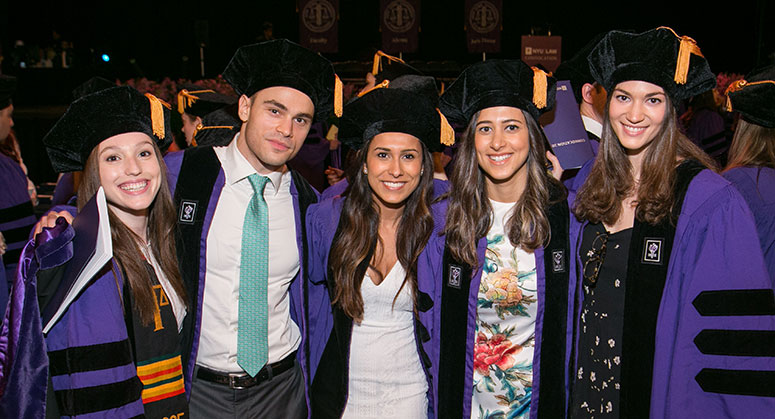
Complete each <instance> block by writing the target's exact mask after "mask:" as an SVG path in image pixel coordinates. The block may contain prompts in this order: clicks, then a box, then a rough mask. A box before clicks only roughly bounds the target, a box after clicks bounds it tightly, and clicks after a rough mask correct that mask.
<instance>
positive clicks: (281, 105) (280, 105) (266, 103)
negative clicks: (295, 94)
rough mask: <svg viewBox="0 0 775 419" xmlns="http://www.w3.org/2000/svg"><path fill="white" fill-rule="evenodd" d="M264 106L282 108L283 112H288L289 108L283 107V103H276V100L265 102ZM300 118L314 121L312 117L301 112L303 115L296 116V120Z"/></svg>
mask: <svg viewBox="0 0 775 419" xmlns="http://www.w3.org/2000/svg"><path fill="white" fill-rule="evenodd" d="M264 104H265V105H272V106H275V107H277V108H280V110H281V111H283V112H288V107H287V106H285V105H283V104H282V103H280V102H278V101H276V100H274V99H268V100H265V101H264ZM299 117H301V118H308V119H312V115H310V114H308V113H306V112H301V113H298V114H296V115H294V118H299Z"/></svg>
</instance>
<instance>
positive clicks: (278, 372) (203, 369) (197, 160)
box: [166, 40, 336, 418]
mask: <svg viewBox="0 0 775 419" xmlns="http://www.w3.org/2000/svg"><path fill="white" fill-rule="evenodd" d="M223 77H224V78H225V79H226V80H227V81H228V82H229V83H230V84H231V85H232V86H233V87H234V89H235V91H237V93H238V94H240V95H241V96H240V98H239V108H238V109H239V111H238V113H239V117H240V119H241V120H242V122H243V123H242V127H241V129H240V132H239V133H238V134H236V136H235V139H234V140H232V142H231V143H230V144H229V145H228V146H226V147H215V148H208V147H205V148H201V147H196V148H193V149H189V150H187V151H186V152H185V153H173V154H170V155H168V156H167V158H166V161H167V165H168V170H169V174H170V180H169V181H170V183H171V184H172V185H175V202H176V204H177V207H178V225H179V227H180V231H181V237H180V239H179V240H178V254H179V260H180V265H181V273H182V275H183V277H184V280H185V281H186V286H187V292H188V293H189V306H190V309H189V315H188V318H187V320H186V325H185V326H184V330H183V332H182V340H183V352H184V353H183V358H184V360H183V362H184V369H185V370H186V371H185V377H186V378H187V383H186V388H187V390H188V391H189V394H190V403H191V416H192V417H193V418H197V417H240V418H247V417H273V418H296V417H299V418H301V417H307V397H306V390H307V387H308V384H309V382H310V380H311V377H309V370H308V355H307V353H308V351H306V350H305V348H306V347H308V345H309V340H310V336H309V331H308V330H307V329H306V323H307V322H308V321H309V318H310V317H312V318H313V319H314V317H315V312H314V310H316V309H317V308H319V309H326V307H323V304H322V303H321V304H316V305H313V308H312V309H310V307H309V306H310V304H309V300H310V298H309V294H308V291H307V284H306V281H305V279H304V260H305V254H306V245H305V239H304V215H305V212H306V207H307V206H308V205H309V204H310V203H313V202H316V201H317V199H318V194H317V192H316V191H315V190H314V189H313V188H311V187H310V186H309V184H307V182H306V181H304V179H303V178H302V177H301V176H299V175H298V174H297V173H296V172H293V171H291V170H289V169H288V168H287V166H286V162H287V161H289V160H290V159H291V158H293V157H294V156H295V155H296V153H298V151H299V149H300V148H301V146H302V144H303V143H304V140H305V138H306V137H307V133H308V132H309V129H310V126H311V124H312V122H313V120H314V119H316V118H326V117H328V116H329V115H330V114H331V113H332V110H333V108H334V90H335V89H334V86H335V81H336V76H335V74H334V71H333V67H332V66H331V64H330V62H328V60H326V59H325V58H323V57H321V56H319V55H317V54H315V53H313V52H311V51H309V50H306V49H304V48H302V47H300V46H298V45H296V44H294V43H291V42H289V41H287V40H274V41H268V42H264V43H260V44H254V45H249V46H245V47H242V48H240V49H239V50H238V51H237V52H236V54H235V55H234V57H233V58H232V60H231V62H230V63H229V65H228V66H227V68H226V70H224V73H223ZM255 173H258V174H259V175H261V176H265V177H268V179H269V180H268V182H267V183H266V187H265V188H264V191H263V199H264V201H265V202H266V208H267V209H268V258H267V259H268V260H267V261H266V262H267V263H268V281H267V284H266V302H267V305H266V310H267V316H268V321H267V335H268V336H267V340H266V350H267V354H266V355H267V356H266V358H267V359H266V365H265V366H264V367H263V368H261V369H260V370H259V371H258V373H256V374H255V375H252V374H249V373H247V372H246V370H248V368H245V369H243V367H242V366H241V365H244V364H242V363H241V362H240V363H238V362H237V359H238V336H239V332H240V330H239V327H238V325H239V324H240V308H239V306H240V265H241V256H242V252H243V251H242V246H243V244H242V240H243V237H242V235H243V222H244V219H245V217H246V215H245V214H246V211H247V209H248V204H249V203H250V201H251V199H252V197H253V194H254V190H253V186H251V183H250V181H249V180H248V176H250V175H252V174H255ZM318 300H320V301H322V300H321V299H317V300H315V301H318ZM326 300H327V297H326ZM311 311H312V313H311ZM246 320H248V319H244V318H243V319H242V321H243V322H245V321H246ZM250 321H254V320H253V319H250ZM313 321H314V320H313ZM243 324H245V323H243ZM241 357H242V356H241ZM241 359H243V358H241Z"/></svg>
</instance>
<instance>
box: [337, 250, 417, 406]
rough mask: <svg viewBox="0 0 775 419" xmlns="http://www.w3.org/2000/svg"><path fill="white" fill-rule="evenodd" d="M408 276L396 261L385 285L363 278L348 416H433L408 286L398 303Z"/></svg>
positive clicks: (351, 365)
mask: <svg viewBox="0 0 775 419" xmlns="http://www.w3.org/2000/svg"><path fill="white" fill-rule="evenodd" d="M405 275H406V273H405V272H404V269H403V267H402V266H401V264H400V263H398V262H396V264H395V265H394V266H393V268H392V269H391V270H390V272H389V273H388V274H387V276H386V277H385V279H384V280H383V281H382V283H380V284H379V285H374V282H372V280H371V278H369V275H368V274H366V276H365V278H364V279H363V283H362V284H361V295H362V296H363V321H362V322H361V324H360V325H359V324H357V323H353V332H352V340H351V343H350V376H349V389H348V390H349V393H348V398H347V406H346V407H345V410H344V415H343V416H342V417H344V418H372V417H378V418H402V419H412V418H418V419H419V418H426V417H427V416H428V399H427V395H426V393H427V391H428V382H427V380H426V378H425V372H424V371H423V368H422V365H421V364H420V355H419V354H418V352H417V343H416V341H415V335H414V313H413V304H412V293H411V291H410V290H409V286H408V285H405V286H404V288H403V289H402V290H401V294H399V296H398V298H397V299H396V301H395V306H394V305H393V298H394V297H395V296H396V293H397V292H398V289H399V287H401V283H402V282H403V281H404V276H405Z"/></svg>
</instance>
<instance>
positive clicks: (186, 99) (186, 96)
mask: <svg viewBox="0 0 775 419" xmlns="http://www.w3.org/2000/svg"><path fill="white" fill-rule="evenodd" d="M194 93H215V91H213V90H210V89H207V90H192V91H188V90H186V89H183V90H181V91H179V92H178V113H179V114H181V115H182V114H183V113H184V112H186V108H190V107H191V105H193V104H194V103H196V101H197V100H199V96H194Z"/></svg>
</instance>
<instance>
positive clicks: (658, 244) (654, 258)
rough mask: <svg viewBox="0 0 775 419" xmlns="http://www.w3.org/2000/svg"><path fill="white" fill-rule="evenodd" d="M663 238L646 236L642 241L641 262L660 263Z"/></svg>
mask: <svg viewBox="0 0 775 419" xmlns="http://www.w3.org/2000/svg"><path fill="white" fill-rule="evenodd" d="M664 244H665V239H663V238H661V237H646V238H645V239H644V242H643V257H642V258H641V262H643V263H648V264H651V265H661V264H662V251H663V249H664Z"/></svg>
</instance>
